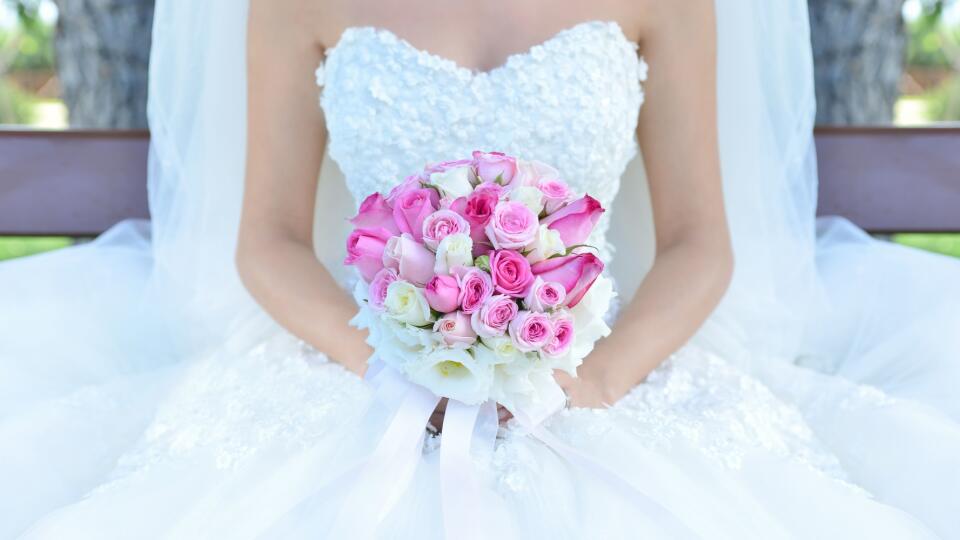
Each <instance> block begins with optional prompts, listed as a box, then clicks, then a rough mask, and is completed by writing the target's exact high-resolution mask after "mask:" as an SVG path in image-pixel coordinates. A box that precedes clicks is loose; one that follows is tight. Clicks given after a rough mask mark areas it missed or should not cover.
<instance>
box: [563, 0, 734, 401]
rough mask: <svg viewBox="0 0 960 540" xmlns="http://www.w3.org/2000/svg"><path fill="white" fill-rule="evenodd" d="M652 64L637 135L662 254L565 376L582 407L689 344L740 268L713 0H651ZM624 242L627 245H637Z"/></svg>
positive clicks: (647, 41)
mask: <svg viewBox="0 0 960 540" xmlns="http://www.w3.org/2000/svg"><path fill="white" fill-rule="evenodd" d="M649 4H652V5H653V7H652V9H651V10H652V11H656V12H657V13H654V14H653V16H650V14H647V20H649V21H650V24H649V25H647V27H646V28H644V29H643V35H644V38H643V52H644V56H645V57H646V59H647V60H648V61H649V63H650V79H649V81H648V83H647V84H646V85H645V90H646V98H647V100H646V104H645V105H644V107H643V112H642V113H641V115H640V124H639V128H638V137H639V141H640V145H641V147H642V148H643V155H644V161H645V165H646V169H647V177H648V179H649V184H650V195H651V199H652V203H653V213H654V225H655V228H656V243H657V249H656V259H655V262H654V265H653V268H652V269H651V271H650V273H649V274H648V275H647V277H646V278H645V280H644V281H643V283H642V284H641V286H640V288H639V289H638V290H637V293H636V296H635V297H634V298H633V300H632V301H631V302H630V304H629V305H628V306H626V307H625V308H624V309H623V311H622V312H621V315H620V318H619V320H618V321H617V323H616V326H615V327H614V329H613V333H612V334H611V335H610V337H609V338H607V339H605V340H603V341H601V342H600V343H598V345H597V348H596V350H595V352H594V353H593V354H592V355H591V356H590V357H589V358H588V359H587V360H586V362H585V364H584V365H583V367H581V370H580V371H581V377H582V380H580V381H577V382H573V381H565V384H568V385H569V389H568V391H569V393H570V395H571V399H572V401H573V403H574V404H575V405H580V406H600V405H602V404H604V403H608V404H609V403H613V402H614V401H616V400H617V399H619V398H620V397H622V396H623V395H624V394H625V393H626V392H627V391H629V389H630V388H632V387H633V386H634V385H636V384H637V383H639V382H641V381H642V380H643V379H644V378H645V377H646V376H647V375H648V374H649V373H650V372H651V371H652V370H653V369H654V368H656V367H657V366H658V365H659V364H660V363H661V362H662V361H663V360H664V359H666V358H667V357H668V356H669V355H670V354H671V353H673V352H674V351H676V350H677V349H678V348H680V347H681V346H682V345H683V344H684V343H686V342H687V341H688V340H689V339H690V338H691V337H692V336H693V334H694V333H695V332H696V331H697V329H698V328H699V327H700V326H701V325H702V324H703V322H704V320H705V319H706V318H707V317H708V316H709V315H710V313H711V312H712V311H713V310H714V309H715V308H716V306H717V304H718V303H719V301H720V299H721V297H722V296H723V294H724V293H725V291H726V289H727V287H728V285H729V283H730V279H731V274H732V272H733V254H732V248H731V245H730V238H729V230H728V227H727V221H726V215H725V213H724V206H723V193H722V186H721V177H720V159H719V149H718V140H717V138H718V137H717V103H716V99H717V94H716V45H715V34H716V28H715V24H716V23H715V18H714V12H713V0H697V1H691V2H650V3H649ZM630 247H631V246H622V247H621V249H630Z"/></svg>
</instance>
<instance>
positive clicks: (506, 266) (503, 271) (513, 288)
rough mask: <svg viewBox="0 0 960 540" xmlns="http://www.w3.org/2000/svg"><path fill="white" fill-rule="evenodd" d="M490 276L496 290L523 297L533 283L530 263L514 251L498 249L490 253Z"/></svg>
mask: <svg viewBox="0 0 960 540" xmlns="http://www.w3.org/2000/svg"><path fill="white" fill-rule="evenodd" d="M490 278H491V280H492V281H493V287H494V288H495V289H496V290H497V292H501V293H503V294H506V295H509V296H513V297H515V298H523V297H524V296H526V295H527V291H529V290H530V285H531V284H532V283H533V273H532V272H531V270H530V263H529V262H528V261H527V259H525V258H524V257H523V255H521V254H519V253H517V252H516V251H507V250H498V251H494V252H493V253H491V254H490Z"/></svg>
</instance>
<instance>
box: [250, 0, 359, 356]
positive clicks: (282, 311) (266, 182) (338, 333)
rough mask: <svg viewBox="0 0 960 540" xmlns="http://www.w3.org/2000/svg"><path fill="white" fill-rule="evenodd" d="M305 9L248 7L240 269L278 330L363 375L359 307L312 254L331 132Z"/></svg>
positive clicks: (258, 2)
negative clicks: (356, 323) (355, 319)
mask: <svg viewBox="0 0 960 540" xmlns="http://www.w3.org/2000/svg"><path fill="white" fill-rule="evenodd" d="M301 4H305V3H301V2H296V1H288V0H283V1H276V0H253V1H252V2H251V3H250V23H249V32H248V45H247V47H248V52H247V58H248V78H249V81H248V101H249V104H248V135H247V172H246V185H245V191H244V200H243V214H242V218H241V223H240V233H239V239H238V244H237V253H236V262H237V269H238V271H239V272H240V277H241V279H242V280H243V283H244V285H245V286H246V287H247V289H248V290H249V291H250V293H251V294H252V295H253V297H254V298H255V299H256V300H257V302H259V303H260V305H261V306H262V307H263V308H264V309H265V310H266V311H267V312H268V313H269V314H270V315H271V316H272V317H273V318H274V319H275V320H276V321H277V322H278V323H280V324H281V325H282V326H284V327H285V328H286V329H288V330H289V331H290V332H292V333H293V334H295V335H297V336H298V337H300V338H301V339H303V340H305V341H307V342H308V343H310V344H311V345H313V346H314V347H316V348H317V349H318V350H320V351H322V352H324V353H326V354H327V355H329V356H330V357H331V358H332V359H334V360H336V361H338V362H340V363H342V364H343V365H345V366H346V367H347V368H348V369H350V370H352V371H354V372H357V373H362V372H363V371H364V369H365V366H366V359H367V357H368V356H369V352H370V351H369V349H368V347H367V345H366V344H365V343H364V336H363V334H362V333H361V332H360V331H359V330H356V329H354V328H352V327H349V326H348V324H347V321H348V320H349V319H350V318H351V317H352V316H353V314H354V313H355V312H356V304H355V303H354V302H353V300H352V299H351V298H350V297H349V296H348V295H347V294H346V293H345V292H344V291H343V290H342V289H341V288H340V287H338V286H337V283H336V282H335V281H334V279H333V277H332V276H331V275H330V272H328V271H327V269H326V268H325V267H324V266H323V265H322V264H321V263H320V262H319V261H318V260H317V258H316V257H315V255H314V251H313V238H312V231H313V216H314V201H315V196H316V189H317V176H318V172H319V170H320V165H321V162H322V160H323V153H324V148H325V145H326V128H325V125H324V119H323V116H322V113H321V112H320V109H319V107H318V105H317V93H318V90H317V86H316V84H315V82H314V80H313V73H314V70H315V69H316V67H317V65H318V64H319V62H320V60H321V59H322V50H321V48H320V46H319V45H318V44H317V41H316V39H315V36H314V35H313V33H312V32H311V31H310V29H309V25H307V24H305V21H307V20H310V19H311V17H310V16H308V15H307V14H305V13H301V12H299V10H300V9H301V8H300V5H301ZM298 23H299V24H298Z"/></svg>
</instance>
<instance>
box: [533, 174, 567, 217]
mask: <svg viewBox="0 0 960 540" xmlns="http://www.w3.org/2000/svg"><path fill="white" fill-rule="evenodd" d="M537 187H538V188H540V192H541V193H543V204H544V206H543V210H544V211H545V212H546V213H547V214H552V213H554V212H556V211H557V210H559V209H560V208H562V207H563V205H565V204H567V203H568V202H570V200H571V199H573V192H572V191H571V190H570V186H568V185H567V183H566V182H564V181H563V180H558V179H553V178H547V179H543V180H540V182H539V183H538V184H537Z"/></svg>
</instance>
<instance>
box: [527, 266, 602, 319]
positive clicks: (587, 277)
mask: <svg viewBox="0 0 960 540" xmlns="http://www.w3.org/2000/svg"><path fill="white" fill-rule="evenodd" d="M530 270H531V272H533V274H534V275H535V276H538V277H540V278H542V279H543V280H544V281H554V282H557V283H559V284H560V285H561V286H562V287H563V288H564V289H565V290H566V291H567V299H566V305H567V307H573V306H575V305H577V304H578V303H580V300H581V299H582V298H583V295H585V294H587V291H588V290H590V287H591V286H592V285H593V282H594V281H596V279H597V276H599V275H600V272H603V261H601V260H600V258H599V257H597V256H596V255H594V254H593V253H573V254H570V255H567V256H565V257H555V258H553V259H547V260H545V261H541V262H538V263H537V264H534V265H533V266H532V267H531V268H530Z"/></svg>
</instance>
